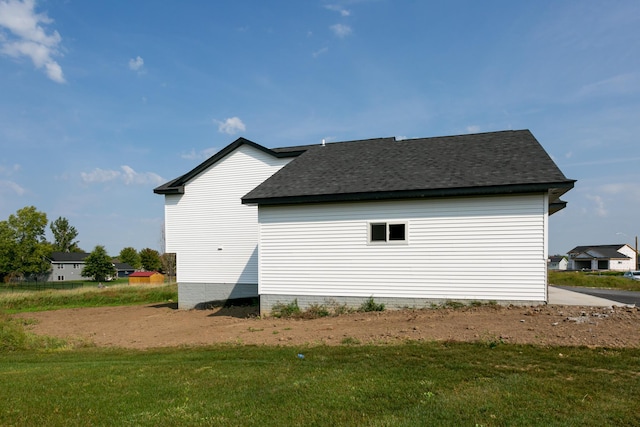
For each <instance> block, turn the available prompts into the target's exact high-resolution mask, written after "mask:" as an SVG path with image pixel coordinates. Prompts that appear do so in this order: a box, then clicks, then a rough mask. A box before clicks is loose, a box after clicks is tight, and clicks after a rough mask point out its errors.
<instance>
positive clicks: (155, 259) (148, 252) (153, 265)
mask: <svg viewBox="0 0 640 427" xmlns="http://www.w3.org/2000/svg"><path fill="white" fill-rule="evenodd" d="M140 263H141V264H142V268H143V269H144V270H146V271H158V270H160V268H161V267H162V261H161V260H160V253H159V252H158V251H156V250H155V249H150V248H144V249H142V250H141V251H140Z"/></svg>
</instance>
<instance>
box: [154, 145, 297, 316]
mask: <svg viewBox="0 0 640 427" xmlns="http://www.w3.org/2000/svg"><path fill="white" fill-rule="evenodd" d="M290 160H291V159H290V158H287V159H278V158H275V157H272V156H270V155H268V154H267V153H264V152H262V151H260V150H257V149H255V148H253V147H251V146H248V145H241V146H240V147H239V148H238V149H236V150H234V151H233V152H232V153H230V154H228V155H227V156H226V157H224V158H223V159H221V160H219V161H218V162H217V163H215V164H214V165H213V166H212V167H210V168H209V169H207V170H206V171H204V172H202V173H201V174H200V175H198V176H197V177H195V178H193V179H192V180H190V181H189V182H188V183H187V184H186V185H185V191H184V194H180V195H166V196H165V239H166V251H167V252H175V253H176V263H177V281H178V292H179V305H180V308H191V307H195V306H196V305H197V304H200V303H202V302H206V301H211V300H217V299H225V298H228V297H246V296H257V283H258V252H257V251H258V249H257V245H258V236H259V227H258V209H257V207H256V206H247V205H243V204H242V203H241V197H242V196H244V195H245V194H247V193H248V192H249V191H251V190H252V189H253V188H255V187H256V186H257V185H258V184H260V183H261V182H263V181H264V180H265V179H267V178H268V177H269V176H271V175H273V174H274V173H275V172H277V171H278V170H279V169H280V168H281V167H283V166H284V165H285V164H286V163H287V162H289V161H290ZM243 285H247V286H248V288H244V289H241V287H242V286H243ZM252 294H253V295H252Z"/></svg>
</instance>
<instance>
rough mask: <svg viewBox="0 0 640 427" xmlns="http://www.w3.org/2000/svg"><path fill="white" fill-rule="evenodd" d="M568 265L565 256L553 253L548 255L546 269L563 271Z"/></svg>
mask: <svg viewBox="0 0 640 427" xmlns="http://www.w3.org/2000/svg"><path fill="white" fill-rule="evenodd" d="M568 265H569V261H567V257H564V256H559V255H554V256H550V257H549V261H548V263H547V269H549V270H561V271H564V270H566V269H567V266H568Z"/></svg>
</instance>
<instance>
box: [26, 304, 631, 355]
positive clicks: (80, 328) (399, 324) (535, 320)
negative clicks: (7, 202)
mask: <svg viewBox="0 0 640 427" xmlns="http://www.w3.org/2000/svg"><path fill="white" fill-rule="evenodd" d="M15 317H20V318H26V319H35V320H36V322H34V324H31V325H30V326H28V327H27V328H28V329H29V330H31V331H32V332H34V333H36V334H41V335H49V336H55V337H61V338H66V339H71V340H73V341H79V342H85V343H93V344H95V345H96V346H98V347H124V348H133V349H148V348H154V347H174V346H200V345H212V344H222V343H225V344H258V345H260V344H264V345H282V346H308V345H344V344H354V343H360V344H393V343H399V342H403V341H408V340H414V341H479V342H486V343H500V342H505V343H518V344H536V345H551V346H555V345H569V346H589V347H640V308H636V307H633V308H629V307H611V308H606V307H605V308H602V307H576V306H553V305H547V306H537V307H519V306H508V307H503V306H480V307H464V308H457V309H449V308H438V309H420V310H410V309H407V310H399V311H391V310H389V311H384V312H371V313H353V314H346V315H341V316H337V317H324V318H319V319H311V320H307V319H304V320H301V319H277V318H260V317H257V309H256V308H255V307H229V308H227V307H219V308H214V309H210V310H178V309H177V308H176V306H175V305H174V304H161V305H145V306H134V307H100V308H79V309H68V310H57V311H46V312H38V313H21V314H17V315H15Z"/></svg>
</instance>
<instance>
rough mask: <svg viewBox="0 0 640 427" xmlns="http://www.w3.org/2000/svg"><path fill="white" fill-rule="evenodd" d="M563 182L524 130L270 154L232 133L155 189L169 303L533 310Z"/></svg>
mask: <svg viewBox="0 0 640 427" xmlns="http://www.w3.org/2000/svg"><path fill="white" fill-rule="evenodd" d="M574 182H575V181H574V180H570V179H567V178H566V177H565V176H564V175H563V174H562V172H561V171H560V170H559V169H558V167H557V166H556V165H555V163H554V162H553V160H552V159H551V158H550V157H549V155H548V154H547V153H546V152H545V151H544V149H543V148H542V147H541V146H540V144H539V143H538V141H537V140H536V139H535V138H534V137H533V135H532V134H531V133H530V132H529V131H528V130H522V131H503V132H491V133H484V134H473V135H460V136H452V137H437V138H421V139H411V140H400V141H397V140H396V139H395V138H381V139H371V140H361V141H350V142H340V143H331V144H326V145H325V144H318V145H313V146H304V147H293V148H284V149H273V150H270V149H267V148H264V147H262V146H260V145H258V144H255V143H253V142H250V141H247V140H245V139H243V138H240V139H238V140H237V141H235V142H234V143H233V144H231V145H229V146H227V147H226V148H224V149H223V150H222V151H220V152H219V153H218V154H216V155H214V156H213V157H212V158H210V159H208V160H207V161H205V162H204V163H202V164H201V165H199V166H198V167H196V168H195V169H193V170H192V171H190V172H188V173H187V174H185V175H183V176H181V177H179V178H177V179H175V180H173V181H170V182H168V183H166V184H164V185H163V186H160V187H158V188H156V189H155V190H154V192H156V193H158V194H164V195H165V224H166V232H165V236H166V242H167V248H166V250H167V251H168V252H176V253H177V264H178V267H177V269H178V277H177V281H178V289H179V292H178V293H179V295H178V298H179V306H180V308H192V307H196V306H199V305H201V304H203V303H205V302H208V301H211V300H215V299H226V298H235V297H244V296H256V295H259V296H260V308H261V311H262V312H268V311H270V309H271V307H272V306H273V305H274V304H275V303H278V302H281V303H288V302H292V301H294V300H297V301H298V304H299V305H300V306H301V307H303V308H304V307H307V306H309V305H310V304H314V303H320V304H322V303H325V302H327V301H328V300H333V301H336V302H338V303H345V304H348V305H352V306H353V305H356V306H357V305H360V304H361V303H362V302H363V301H365V300H366V299H368V298H369V297H373V298H374V299H375V300H376V301H379V302H384V303H385V304H387V306H388V307H402V306H407V305H409V306H419V305H424V304H428V303H431V302H443V301H446V300H467V301H469V300H478V301H499V302H504V303H523V304H529V303H543V302H545V301H546V300H547V282H546V270H547V257H548V254H547V243H548V242H547V239H548V237H547V233H548V228H547V221H548V216H549V215H551V214H553V213H554V212H557V211H558V210H560V209H562V208H564V207H565V205H566V203H565V202H563V201H561V200H560V199H559V197H560V196H561V195H562V194H564V193H566V192H567V191H569V190H570V189H571V188H573V185H574ZM495 260H500V261H499V262H497V263H496V262H495Z"/></svg>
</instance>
